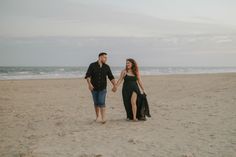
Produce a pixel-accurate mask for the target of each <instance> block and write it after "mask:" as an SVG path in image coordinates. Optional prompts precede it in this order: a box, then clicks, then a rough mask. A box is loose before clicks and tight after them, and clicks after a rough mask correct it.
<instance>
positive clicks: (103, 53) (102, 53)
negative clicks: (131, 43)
mask: <svg viewBox="0 0 236 157" xmlns="http://www.w3.org/2000/svg"><path fill="white" fill-rule="evenodd" d="M103 55H107V53H106V52H101V53H99V55H98V57H100V56H103Z"/></svg>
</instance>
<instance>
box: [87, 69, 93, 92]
mask: <svg viewBox="0 0 236 157" xmlns="http://www.w3.org/2000/svg"><path fill="white" fill-rule="evenodd" d="M91 76H92V64H90V65H89V68H88V70H87V72H86V76H85V79H86V80H87V83H88V87H89V90H90V91H92V90H93V89H94V87H93V85H92V83H91Z"/></svg>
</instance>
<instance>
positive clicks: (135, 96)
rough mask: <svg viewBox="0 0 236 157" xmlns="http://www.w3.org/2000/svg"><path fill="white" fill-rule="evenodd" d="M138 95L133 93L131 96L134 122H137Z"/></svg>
mask: <svg viewBox="0 0 236 157" xmlns="http://www.w3.org/2000/svg"><path fill="white" fill-rule="evenodd" d="M136 102H137V93H135V92H133V93H132V96H131V104H132V111H133V120H135V121H137V118H136V114H137V104H136Z"/></svg>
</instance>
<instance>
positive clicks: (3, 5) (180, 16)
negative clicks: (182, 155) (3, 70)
mask: <svg viewBox="0 0 236 157" xmlns="http://www.w3.org/2000/svg"><path fill="white" fill-rule="evenodd" d="M235 16H236V1H235V0H224V1H222V0H198V1H196V0H148V1H144V0H120V1H117V0H83V1H82V0H40V1H36V0H21V1H19V0H0V66H87V65H88V64H89V63H90V62H92V61H95V60H97V55H98V53H99V52H101V51H106V52H107V53H108V59H109V60H108V63H109V64H110V65H111V66H123V64H125V59H126V58H134V59H136V60H137V62H138V63H139V64H140V65H141V66H236V20H235V19H236V17H235Z"/></svg>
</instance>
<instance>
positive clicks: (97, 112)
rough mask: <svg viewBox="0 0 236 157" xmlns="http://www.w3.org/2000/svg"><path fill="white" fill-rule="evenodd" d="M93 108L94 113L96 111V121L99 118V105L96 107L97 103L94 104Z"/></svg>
mask: <svg viewBox="0 0 236 157" xmlns="http://www.w3.org/2000/svg"><path fill="white" fill-rule="evenodd" d="M94 109H95V113H96V120H95V121H98V118H99V107H97V105H94Z"/></svg>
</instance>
